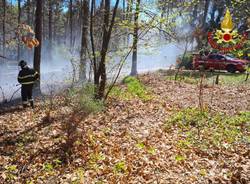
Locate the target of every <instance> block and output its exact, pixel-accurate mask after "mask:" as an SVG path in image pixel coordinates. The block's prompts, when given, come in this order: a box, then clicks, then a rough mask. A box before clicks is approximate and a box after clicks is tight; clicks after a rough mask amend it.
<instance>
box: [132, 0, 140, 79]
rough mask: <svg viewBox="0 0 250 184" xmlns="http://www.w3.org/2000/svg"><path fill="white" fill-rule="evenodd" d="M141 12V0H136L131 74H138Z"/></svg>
mask: <svg viewBox="0 0 250 184" xmlns="http://www.w3.org/2000/svg"><path fill="white" fill-rule="evenodd" d="M139 12H140V0H137V1H136V9H135V15H134V34H133V54H132V68H131V73H130V75H132V76H135V75H137V44H138V30H139Z"/></svg>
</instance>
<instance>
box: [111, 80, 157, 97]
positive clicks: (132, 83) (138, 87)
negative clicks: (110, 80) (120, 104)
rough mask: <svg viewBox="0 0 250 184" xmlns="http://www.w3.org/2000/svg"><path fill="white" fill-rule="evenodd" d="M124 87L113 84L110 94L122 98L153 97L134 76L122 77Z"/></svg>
mask: <svg viewBox="0 0 250 184" xmlns="http://www.w3.org/2000/svg"><path fill="white" fill-rule="evenodd" d="M123 83H124V84H125V86H126V88H121V87H120V86H114V87H113V88H112V91H111V93H110V96H115V97H118V98H121V99H124V100H130V99H133V98H135V97H136V98H139V99H141V100H143V101H148V100H151V99H152V98H153V97H152V95H151V94H150V91H149V90H148V89H147V88H146V87H145V86H144V85H143V84H142V83H141V82H140V81H139V80H138V79H137V78H135V77H131V76H127V77H125V78H124V79H123Z"/></svg>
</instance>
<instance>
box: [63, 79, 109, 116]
mask: <svg viewBox="0 0 250 184" xmlns="http://www.w3.org/2000/svg"><path fill="white" fill-rule="evenodd" d="M68 97H69V99H71V101H73V102H74V103H73V104H74V105H75V108H78V109H79V110H82V111H84V112H85V113H96V112H99V111H101V110H103V109H104V103H103V102H102V101H100V100H97V99H95V87H94V85H93V84H88V83H87V84H85V85H84V86H83V87H81V88H72V89H70V90H69V92H68Z"/></svg>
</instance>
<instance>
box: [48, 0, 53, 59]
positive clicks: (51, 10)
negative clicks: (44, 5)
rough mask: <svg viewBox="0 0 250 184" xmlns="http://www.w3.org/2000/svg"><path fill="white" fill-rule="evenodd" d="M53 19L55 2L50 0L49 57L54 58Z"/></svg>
mask: <svg viewBox="0 0 250 184" xmlns="http://www.w3.org/2000/svg"><path fill="white" fill-rule="evenodd" d="M52 19H53V3H52V0H50V1H49V43H48V58H49V60H51V59H52V40H53V37H52V31H53V30H52Z"/></svg>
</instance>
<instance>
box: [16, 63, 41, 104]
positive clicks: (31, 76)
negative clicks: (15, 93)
mask: <svg viewBox="0 0 250 184" xmlns="http://www.w3.org/2000/svg"><path fill="white" fill-rule="evenodd" d="M18 66H20V67H21V71H20V72H19V74H18V78H17V80H18V82H19V83H20V84H21V85H22V87H21V96H22V103H23V108H26V107H28V104H29V103H30V106H31V107H32V108H34V101H33V98H32V88H33V84H34V83H35V82H36V81H37V80H38V79H39V74H38V72H36V71H35V70H34V69H32V68H29V66H28V65H27V62H26V61H24V60H21V61H20V62H19V64H18Z"/></svg>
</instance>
